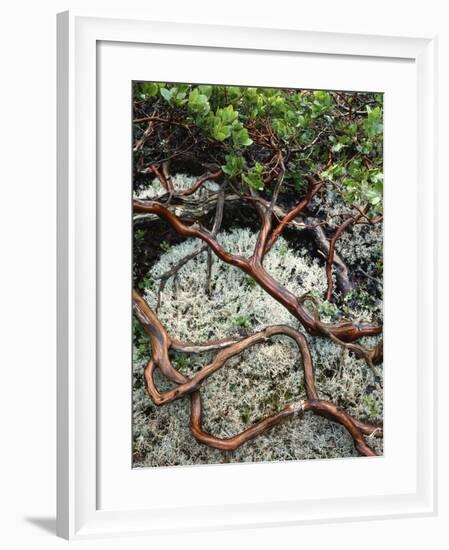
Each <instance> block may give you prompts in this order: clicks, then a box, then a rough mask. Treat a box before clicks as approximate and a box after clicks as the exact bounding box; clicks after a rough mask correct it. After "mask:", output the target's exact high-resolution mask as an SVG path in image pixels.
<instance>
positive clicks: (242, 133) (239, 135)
mask: <svg viewBox="0 0 449 550" xmlns="http://www.w3.org/2000/svg"><path fill="white" fill-rule="evenodd" d="M232 139H233V140H234V143H235V144H236V145H243V146H244V147H248V146H249V145H251V144H252V143H253V140H252V139H251V138H250V137H249V135H248V130H247V129H246V128H243V127H240V128H239V129H238V130H236V131H233V132H232Z"/></svg>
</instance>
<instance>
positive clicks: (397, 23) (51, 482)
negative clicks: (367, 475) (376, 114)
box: [0, 0, 449, 550]
mask: <svg viewBox="0 0 449 550" xmlns="http://www.w3.org/2000/svg"><path fill="white" fill-rule="evenodd" d="M444 7H445V2H443V1H439V0H427V1H426V2H423V1H420V2H415V1H406V0H397V1H396V2H392V1H391V0H377V1H376V2H370V3H364V2H360V1H357V0H340V1H339V2H335V1H332V0H319V1H315V2H311V1H304V0H290V1H289V0H276V1H274V0H271V1H267V0H255V1H249V0H248V1H247V2H243V1H242V0H221V1H213V0H184V1H183V0H168V1H167V0H165V1H162V0H159V1H154V0H145V1H139V0H126V1H125V0H121V1H117V0H104V1H101V0H90V1H88V0H79V1H75V0H67V1H66V2H62V1H59V0H49V1H47V2H45V3H43V2H36V1H34V2H33V1H31V0H16V1H15V2H14V3H13V2H8V3H4V4H3V6H2V10H1V16H0V41H1V48H0V52H1V53H0V56H1V58H0V60H1V63H0V76H1V81H2V82H1V85H0V95H1V99H0V139H1V143H0V189H1V193H2V195H1V200H0V236H1V240H0V243H1V244H0V252H1V258H2V262H1V269H0V279H1V283H0V313H1V315H0V323H1V326H0V373H1V377H2V378H1V384H0V422H1V424H0V426H1V431H0V442H1V450H0V546H2V547H3V548H6V549H8V550H9V549H16V548H34V549H41V548H45V549H48V550H52V549H53V548H60V547H63V546H65V545H66V544H67V543H66V542H65V541H62V540H60V539H57V538H56V537H55V535H54V526H55V454H56V445H55V431H56V430H55V427H56V419H55V409H56V400H55V385H56V382H55V380H56V376H55V374H56V365H55V200H56V199H55V186H56V182H55V158H56V156H55V155H56V140H55V112H56V104H55V96H56V94H55V89H56V80H55V59H56V49H55V40H56V19H55V14H56V13H57V12H58V11H62V10H65V9H67V8H70V9H75V10H77V11H79V12H82V13H84V14H93V15H103V16H117V17H118V16H126V17H146V18H148V19H155V20H167V21H169V20H172V21H190V22H204V23H222V24H237V25H250V26H273V27H279V28H298V29H301V28H308V29H310V30H338V31H343V32H344V31H346V32H360V33H365V32H368V33H373V34H376V33H384V34H403V35H406V34H410V35H413V34H419V35H422V34H438V35H439V38H440V78H441V88H440V97H441V99H442V105H441V108H440V151H441V163H440V164H441V170H440V171H441V189H440V199H439V205H440V209H441V216H440V226H441V228H440V256H441V258H440V262H441V265H440V268H441V269H440V271H441V275H440V281H441V284H440V287H441V288H440V300H439V301H440V336H441V341H442V342H443V344H444V341H445V337H446V331H445V329H446V328H447V324H446V323H447V321H446V314H445V312H446V311H448V309H449V303H448V298H447V292H446V289H445V285H444V282H445V281H446V280H447V279H448V263H447V260H446V258H445V257H444V255H445V254H447V238H448V236H449V233H448V223H447V218H448V216H447V214H446V213H445V206H444V205H445V204H447V203H448V200H449V193H448V190H447V183H446V181H445V179H446V178H445V176H446V173H447V170H445V169H444V168H445V164H446V158H447V151H448V150H449V143H448V141H449V140H448V137H447V132H446V126H447V123H448V122H449V117H448V99H447V98H449V81H448V73H449V69H448V68H449V26H448V24H447V21H448V18H447V15H446V16H445V14H444V11H443V10H444ZM411 160H412V159H404V162H410V161H411ZM404 227H405V226H404ZM404 238H406V234H404ZM411 299H412V298H411ZM442 347H443V346H442ZM392 368H393V366H392ZM448 368H449V365H448V361H447V360H446V358H445V357H443V354H442V353H441V354H440V376H439V387H440V411H441V412H440V464H441V465H442V466H443V467H442V468H441V472H440V480H439V486H440V518H439V519H438V518H429V519H409V520H400V521H382V522H380V521H378V522H370V523H366V522H358V523H352V524H332V525H325V526H306V527H300V528H285V529H265V530H248V531H239V532H225V533H216V534H206V535H204V534H203V535H198V534H196V535H182V536H166V537H157V538H156V537H153V538H151V539H142V538H133V539H128V538H127V539H119V540H99V541H83V542H76V543H73V544H77V545H78V547H79V548H82V549H90V548H98V549H103V548H104V549H106V548H108V549H109V548H125V547H126V548H141V547H142V546H143V545H144V546H148V545H160V546H163V547H165V548H166V549H167V550H170V549H171V548H177V547H179V548H182V549H186V550H187V549H190V548H194V547H195V548H196V549H201V548H212V547H213V548H214V550H215V549H217V548H218V549H220V548H225V547H230V546H231V547H232V546H234V547H236V548H245V547H248V548H259V549H261V550H262V549H265V548H266V549H268V548H276V547H281V546H290V547H294V548H301V547H306V546H307V545H309V544H310V545H312V544H313V545H314V547H315V548H318V549H320V548H325V547H331V548H333V549H336V550H338V549H343V548H345V549H346V550H350V549H352V548H358V547H360V546H363V547H364V548H365V549H366V550H370V549H374V548H389V547H391V546H392V545H393V544H398V543H399V544H400V545H401V546H403V547H407V548H408V549H410V550H413V549H415V548H421V547H423V546H424V547H425V546H428V545H429V544H431V545H433V546H434V547H435V548H436V549H438V550H439V549H440V548H443V547H444V545H445V544H447V542H445V541H447V535H448V532H449V528H448V520H449V502H448V501H449V475H448V473H447V468H445V467H444V464H446V465H447V463H448V455H449V453H448V443H447V439H445V436H447V420H448V413H447V410H446V409H447V407H446V406H445V401H446V400H447V399H448V398H447V390H446V388H449V376H448V374H447V371H448ZM439 541H440V542H439ZM328 545H329V546H328Z"/></svg>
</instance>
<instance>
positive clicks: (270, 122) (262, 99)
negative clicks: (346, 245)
mask: <svg viewBox="0 0 449 550" xmlns="http://www.w3.org/2000/svg"><path fill="white" fill-rule="evenodd" d="M134 105H135V116H136V118H140V119H145V117H147V118H148V117H151V116H154V117H159V118H160V119H166V120H167V121H169V124H166V125H161V126H158V127H157V132H153V133H152V135H151V137H150V139H147V140H146V142H145V145H144V147H142V149H141V151H140V152H139V153H138V157H140V158H137V159H136V160H137V161H138V162H137V165H138V164H139V160H140V163H141V164H142V163H143V162H145V163H146V162H148V160H151V161H152V162H155V163H156V162H160V161H161V160H164V159H165V158H176V156H177V155H179V156H181V155H182V154H183V153H184V152H185V151H189V150H191V149H192V147H193V146H195V152H196V154H197V155H198V156H199V157H201V158H199V159H198V160H199V161H201V162H206V163H213V164H216V165H219V166H221V167H222V169H223V172H224V173H225V174H226V176H228V177H229V178H231V179H234V180H237V181H238V182H239V183H240V184H242V185H246V186H247V187H248V188H252V189H255V190H257V191H263V190H267V192H268V191H269V189H270V188H271V186H270V183H272V182H273V180H274V179H275V176H276V174H277V173H278V171H277V170H276V167H275V168H273V163H274V160H273V158H274V154H275V152H276V151H277V150H279V151H282V153H283V155H284V157H285V158H286V166H285V184H284V191H286V192H287V191H288V189H294V190H296V191H298V190H301V189H302V190H304V188H305V185H304V183H305V180H304V176H305V175H307V174H309V175H317V176H318V177H320V178H323V179H325V180H326V181H327V182H328V183H329V185H332V186H334V187H335V188H338V189H339V190H340V193H341V196H342V197H343V199H344V200H345V201H346V203H347V204H348V205H352V204H356V205H358V206H359V207H361V206H365V205H367V204H368V205H369V206H370V208H371V209H370V212H371V213H372V214H373V215H374V214H376V213H378V212H380V211H381V210H382V194H383V173H382V155H383V96H382V94H372V93H357V92H351V93H342V92H330V91H324V90H317V91H309V90H290V89H273V88H254V87H250V88H244V87H239V86H211V85H193V84H192V85H187V84H167V83H154V82H136V83H134ZM144 131H145V126H144V125H140V124H139V125H135V127H134V133H135V136H136V137H139V135H143V132H144Z"/></svg>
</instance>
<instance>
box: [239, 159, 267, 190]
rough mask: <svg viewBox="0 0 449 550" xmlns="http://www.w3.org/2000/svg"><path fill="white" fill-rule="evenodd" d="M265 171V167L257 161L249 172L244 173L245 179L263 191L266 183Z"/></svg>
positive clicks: (250, 184)
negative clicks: (264, 178)
mask: <svg viewBox="0 0 449 550" xmlns="http://www.w3.org/2000/svg"><path fill="white" fill-rule="evenodd" d="M263 171H264V167H263V165H262V164H260V163H259V162H256V165H255V166H254V167H253V168H251V170H249V171H248V173H247V174H244V175H243V176H242V177H243V181H244V182H245V183H247V184H248V185H249V186H250V187H252V188H253V189H257V190H258V191H261V190H262V189H263V188H264V186H265V184H264V181H263Z"/></svg>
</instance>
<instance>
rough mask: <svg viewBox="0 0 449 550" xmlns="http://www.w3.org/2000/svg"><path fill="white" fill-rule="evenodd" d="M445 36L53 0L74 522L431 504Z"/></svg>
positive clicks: (71, 525) (118, 526) (192, 524)
mask: <svg viewBox="0 0 449 550" xmlns="http://www.w3.org/2000/svg"><path fill="white" fill-rule="evenodd" d="M434 50H435V44H434V39H432V38H430V37H391V36H390V37H386V36H367V35H366V36H365V35H359V34H340V33H318V32H311V31H307V30H304V31H301V32H300V31H285V30H277V29H260V28H243V27H224V26H205V25H191V24H168V23H157V22H151V21H142V20H139V21H132V20H125V19H101V18H94V17H83V16H77V15H73V14H71V13H63V14H60V15H59V16H58V148H59V149H58V238H59V241H58V270H59V271H58V533H59V535H60V536H63V537H65V538H85V537H93V536H105V535H123V534H131V533H160V532H165V531H171V532H174V531H179V530H202V529H214V528H238V527H246V526H271V525H273V526H274V525H292V524H299V523H310V522H318V521H319V522H323V521H327V520H329V521H331V520H337V519H338V520H351V519H371V518H372V519H378V518H394V517H405V516H410V515H414V516H423V515H431V514H433V513H434V512H435V479H436V472H435V462H434V456H435V444H436V442H435V437H434V433H435V432H434V426H435V399H434V376H435V372H434V369H435V367H434V356H435V350H434V347H433V346H434V344H433V336H432V335H433V332H434V299H435V297H434V236H433V221H432V220H433V199H432V196H433V189H434V185H435V176H434V151H435V143H434V142H435V137H434V132H435V127H434V125H435V97H434V95H435V93H434V86H435V82H434V80H435V69H434V66H435V53H434ZM398 213H400V215H401V216H406V217H407V223H408V233H407V236H404V233H403V230H402V229H401V226H400V224H399V220H398ZM411 335H412V336H411Z"/></svg>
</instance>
